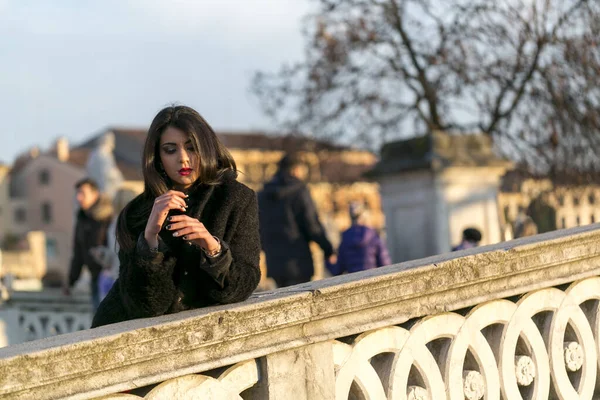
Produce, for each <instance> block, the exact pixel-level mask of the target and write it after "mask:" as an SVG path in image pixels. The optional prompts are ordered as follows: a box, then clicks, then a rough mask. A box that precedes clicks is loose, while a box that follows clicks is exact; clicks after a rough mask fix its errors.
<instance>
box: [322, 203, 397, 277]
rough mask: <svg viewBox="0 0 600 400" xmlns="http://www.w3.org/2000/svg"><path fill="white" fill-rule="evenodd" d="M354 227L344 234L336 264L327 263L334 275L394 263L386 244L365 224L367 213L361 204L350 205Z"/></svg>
mask: <svg viewBox="0 0 600 400" xmlns="http://www.w3.org/2000/svg"><path fill="white" fill-rule="evenodd" d="M350 219H351V220H352V226H351V227H350V228H349V229H348V230H346V231H345V232H344V233H342V243H341V244H340V247H339V250H338V258H337V262H336V263H335V264H332V263H329V262H326V265H327V269H329V272H331V274H332V275H341V274H343V273H344V272H348V273H352V272H358V271H364V270H367V269H373V268H378V267H382V266H384V265H389V264H391V263H392V261H391V259H390V255H389V253H388V251H387V248H386V247H385V244H384V243H383V241H382V240H381V238H380V237H379V235H378V234H377V231H376V230H375V229H373V228H370V227H368V226H366V224H365V212H364V208H363V207H362V205H360V204H359V203H355V202H353V203H351V204H350Z"/></svg>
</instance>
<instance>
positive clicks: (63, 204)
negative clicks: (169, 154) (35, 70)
mask: <svg viewBox="0 0 600 400" xmlns="http://www.w3.org/2000/svg"><path fill="white" fill-rule="evenodd" d="M107 132H112V133H113V134H114V137H115V149H114V152H113V153H114V157H115V160H116V163H117V166H118V168H119V170H120V171H121V172H122V174H123V176H124V179H125V182H124V184H123V186H124V187H125V188H128V189H132V190H134V191H136V192H141V191H142V190H143V182H142V171H141V156H142V150H143V144H144V141H145V138H146V130H143V129H124V128H109V129H105V130H102V131H100V132H98V133H97V134H94V135H92V136H91V137H90V138H89V139H88V140H86V141H84V142H83V143H82V144H80V145H78V146H75V147H73V148H70V146H69V143H68V142H67V140H66V139H64V138H60V139H58V140H57V141H56V142H55V144H54V146H52V148H51V149H49V150H47V151H45V152H41V151H40V150H39V149H37V148H33V149H31V150H30V151H29V152H28V153H26V154H23V155H21V156H20V157H18V158H17V160H16V161H15V164H14V166H13V167H12V169H11V170H10V172H8V174H5V175H6V176H7V178H8V182H6V184H5V186H6V187H7V188H8V190H7V193H6V197H7V198H8V201H7V203H4V202H3V203H0V205H5V204H6V205H5V206H4V207H2V208H6V209H7V210H3V211H2V213H1V214H0V217H2V216H3V218H5V220H6V222H5V226H6V229H4V231H3V232H4V234H5V235H9V236H11V237H14V238H25V235H26V234H27V233H28V232H30V231H42V232H44V233H45V235H46V236H45V244H46V263H47V271H48V272H50V273H52V274H55V275H56V274H59V275H63V276H64V274H66V273H67V271H68V268H69V263H70V259H71V248H72V241H73V230H74V225H75V215H76V211H77V209H76V201H75V189H74V185H75V183H76V182H77V181H78V180H79V179H81V178H83V177H84V176H85V165H86V162H87V159H88V156H89V154H90V153H91V151H92V150H93V149H94V147H95V145H96V142H97V140H98V139H99V138H100V137H102V136H103V135H104V134H105V133H107ZM219 137H220V138H221V140H222V141H223V143H224V144H225V145H226V146H227V147H228V148H229V149H230V151H231V153H232V155H233V157H234V158H235V160H236V162H237V164H238V168H239V170H240V176H239V180H240V181H241V182H244V183H245V184H247V185H248V186H250V187H252V188H253V189H255V190H258V189H260V188H261V187H262V185H263V183H264V182H265V181H266V180H268V179H269V178H270V177H271V176H272V175H273V174H274V172H275V170H276V163H277V161H279V159H280V158H281V157H282V156H283V154H284V153H285V152H286V151H292V150H295V151H300V152H302V153H303V154H304V157H305V159H306V161H307V164H308V165H309V176H310V182H309V187H310V189H311V192H312V194H313V198H314V200H315V203H316V205H317V207H318V209H319V212H320V214H321V218H322V221H323V223H324V225H325V226H326V229H327V230H328V232H329V233H330V236H331V238H332V241H333V242H334V244H335V243H337V242H338V241H339V238H338V237H339V232H340V231H342V230H343V229H345V228H347V227H348V226H349V225H350V220H349V217H348V212H347V210H348V203H349V202H350V201H363V202H364V203H365V205H366V207H367V208H368V209H369V210H370V215H371V218H372V224H373V226H374V227H376V228H379V229H381V230H382V229H383V227H384V217H383V213H382V211H381V206H380V198H379V190H378V185H377V184H376V183H373V182H368V181H366V180H365V179H364V178H362V174H363V173H364V172H365V171H367V170H368V169H370V168H371V167H372V165H373V164H374V163H375V162H376V158H375V155H374V154H372V153H370V152H367V151H361V150H353V149H349V148H346V147H340V146H334V145H331V144H328V143H324V142H320V141H314V140H310V139H305V138H298V137H278V136H270V135H266V134H263V133H252V132H221V133H219ZM4 170H6V168H5V169H4ZM2 171H3V170H2V169H0V189H2V188H3V186H2V182H3V181H2V180H1V179H2V178H1V177H2V175H1V173H2ZM0 196H2V193H1V192H0ZM7 211H8V212H7ZM0 221H1V220H0ZM318 260H319V261H320V258H319V259H318ZM0 273H1V272H0ZM322 276H323V268H322V265H321V264H320V263H319V265H317V273H316V277H317V278H320V277H322Z"/></svg>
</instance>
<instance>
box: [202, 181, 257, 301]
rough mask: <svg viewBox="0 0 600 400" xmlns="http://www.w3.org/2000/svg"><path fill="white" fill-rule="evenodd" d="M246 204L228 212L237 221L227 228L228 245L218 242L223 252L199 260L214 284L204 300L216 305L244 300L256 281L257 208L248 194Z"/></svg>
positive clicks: (252, 289)
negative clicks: (203, 261)
mask: <svg viewBox="0 0 600 400" xmlns="http://www.w3.org/2000/svg"><path fill="white" fill-rule="evenodd" d="M249 197H250V199H249V201H248V202H247V203H246V204H245V205H244V206H242V207H239V208H237V210H234V211H233V212H232V215H231V218H232V219H233V220H234V221H237V223H235V224H234V225H232V226H231V229H232V230H233V233H232V234H229V235H227V232H226V236H227V237H230V239H229V242H225V241H223V240H221V239H220V240H221V245H222V246H223V252H222V253H221V255H220V256H219V257H216V258H214V259H210V258H206V257H203V258H202V259H204V260H206V263H207V264H204V265H200V267H201V268H202V269H203V270H204V271H206V272H207V273H208V274H209V275H210V276H211V277H212V278H213V279H214V280H215V281H216V282H217V283H218V289H213V290H210V291H209V293H208V297H209V298H210V299H212V300H213V301H215V302H216V303H220V304H228V303H236V302H239V301H243V300H246V299H247V298H248V297H249V296H250V295H251V294H252V292H254V290H255V289H256V287H257V286H258V282H259V280H260V267H259V264H260V249H261V246H260V234H259V231H258V204H257V201H256V195H255V194H254V193H252V195H251V196H249Z"/></svg>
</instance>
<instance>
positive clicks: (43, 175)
mask: <svg viewBox="0 0 600 400" xmlns="http://www.w3.org/2000/svg"><path fill="white" fill-rule="evenodd" d="M49 183H50V171H48V170H47V169H43V170H41V171H40V185H48V184H49Z"/></svg>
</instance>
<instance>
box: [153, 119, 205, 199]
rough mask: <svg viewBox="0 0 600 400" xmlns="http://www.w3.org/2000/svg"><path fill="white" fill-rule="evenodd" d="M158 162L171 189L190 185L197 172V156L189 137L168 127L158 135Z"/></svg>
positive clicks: (196, 176) (194, 180) (194, 179)
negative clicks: (170, 182)
mask: <svg viewBox="0 0 600 400" xmlns="http://www.w3.org/2000/svg"><path fill="white" fill-rule="evenodd" d="M159 154H160V162H161V163H162V166H163V168H164V169H165V172H166V173H167V176H168V177H169V178H170V179H171V181H173V189H177V190H184V189H187V188H189V187H190V186H192V184H193V183H194V182H196V179H198V177H199V174H198V171H199V169H200V168H199V167H200V163H199V161H200V160H199V159H198V158H199V157H198V154H196V152H195V150H194V145H193V144H192V141H191V139H190V138H189V137H188V135H186V134H185V133H184V132H183V131H181V130H179V129H177V128H173V127H171V126H170V127H168V128H167V129H166V130H165V131H164V132H163V134H162V135H161V136H160V150H159Z"/></svg>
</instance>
